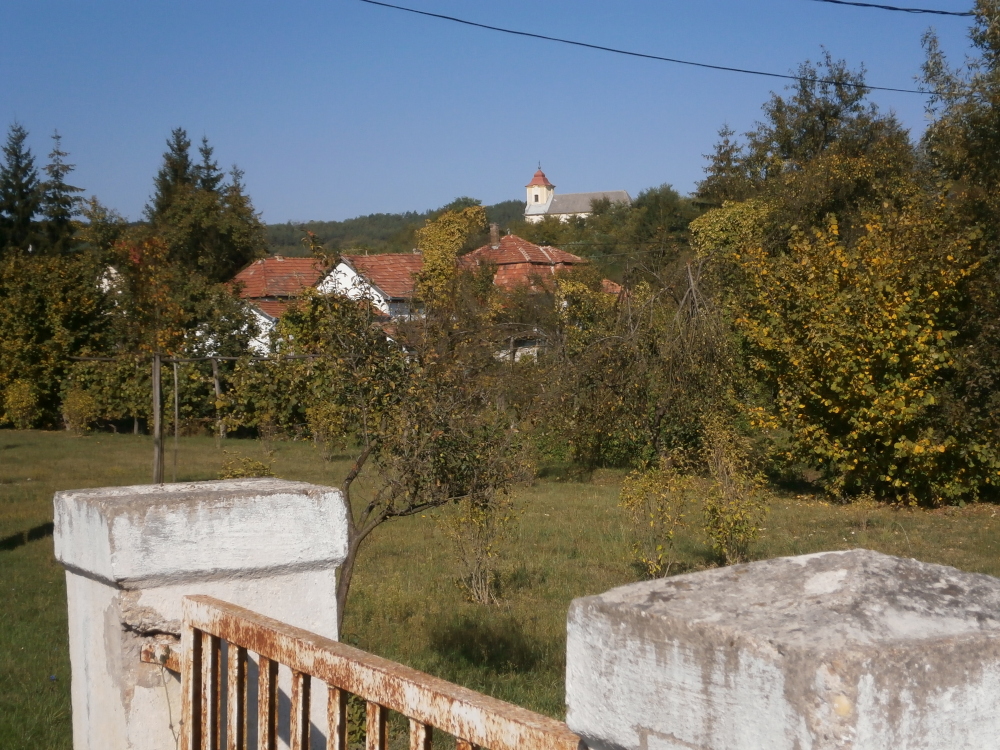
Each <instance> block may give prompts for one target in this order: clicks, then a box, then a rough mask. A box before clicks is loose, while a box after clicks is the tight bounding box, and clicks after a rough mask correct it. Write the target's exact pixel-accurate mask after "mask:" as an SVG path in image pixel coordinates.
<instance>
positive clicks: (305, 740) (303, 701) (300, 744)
mask: <svg viewBox="0 0 1000 750" xmlns="http://www.w3.org/2000/svg"><path fill="white" fill-rule="evenodd" d="M311 684H312V682H311V680H310V679H309V675H307V674H305V673H304V672H298V671H295V670H293V671H292V716H291V720H290V724H291V730H290V734H291V736H292V737H291V739H292V750H309V692H310V690H309V689H310V686H311Z"/></svg>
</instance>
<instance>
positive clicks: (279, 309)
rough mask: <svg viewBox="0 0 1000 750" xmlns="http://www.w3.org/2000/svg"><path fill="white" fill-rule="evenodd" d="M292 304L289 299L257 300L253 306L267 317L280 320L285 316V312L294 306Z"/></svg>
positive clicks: (253, 302)
mask: <svg viewBox="0 0 1000 750" xmlns="http://www.w3.org/2000/svg"><path fill="white" fill-rule="evenodd" d="M292 302H293V300H289V299H255V300H253V301H252V303H251V304H253V306H254V307H256V308H257V309H259V310H260V311H261V312H262V313H264V314H265V315H269V316H271V317H272V318H280V317H281V316H282V315H284V314H285V310H287V309H288V308H289V307H290V306H291V305H292Z"/></svg>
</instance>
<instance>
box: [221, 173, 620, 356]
mask: <svg viewBox="0 0 1000 750" xmlns="http://www.w3.org/2000/svg"><path fill="white" fill-rule="evenodd" d="M525 189H526V197H525V205H524V219H525V221H526V222H528V223H537V222H540V221H541V220H542V219H544V218H553V219H557V220H559V221H564V222H565V221H569V220H570V219H574V218H576V219H585V218H587V217H588V216H590V213H591V207H592V206H593V204H594V202H595V201H608V202H609V203H611V204H625V205H628V204H631V202H632V198H631V197H630V196H629V194H628V193H627V192H626V191H624V190H611V191H598V192H591V193H565V194H557V193H556V186H555V185H553V184H552V183H551V182H550V181H549V179H548V177H546V176H545V173H544V172H543V171H542V170H541V168H539V169H538V170H537V171H536V172H535V174H534V175H533V176H532V178H531V181H530V182H529V183H528V184H527V185H526V186H525ZM585 263H587V260H586V259H585V258H581V257H580V256H578V255H573V254H572V253H568V252H565V251H564V250H561V249H559V248H557V247H551V246H548V245H536V244H534V243H532V242H529V241H527V240H525V239H522V238H521V237H518V236H517V235H515V234H505V235H502V236H501V233H500V228H499V226H498V225H497V224H492V225H491V226H490V241H489V243H488V244H486V245H483V246H482V247H478V248H476V249H475V250H473V251H472V252H470V253H467V254H466V255H463V256H462V257H461V258H460V264H461V265H462V267H463V268H467V269H470V270H472V269H475V268H479V267H482V266H491V267H493V268H495V269H496V270H495V273H494V276H493V283H494V284H496V285H497V286H499V287H502V288H504V289H514V288H516V287H524V288H527V289H534V290H538V289H539V286H540V285H542V286H544V284H545V280H546V279H549V278H552V277H553V276H554V275H555V274H556V273H558V272H559V271H560V270H564V269H568V268H572V267H573V266H577V265H581V264H585ZM422 268H423V256H422V255H421V253H420V249H419V248H414V249H413V250H412V251H411V252H409V253H382V254H379V255H368V254H367V253H365V254H362V253H345V254H341V255H340V256H339V258H338V260H337V262H336V263H335V264H334V265H333V266H332V267H325V266H324V263H323V262H322V261H321V260H319V259H317V258H311V257H310V258H290V257H284V256H281V255H270V256H268V257H266V258H262V259H261V260H257V261H254V262H253V263H251V264H250V265H249V266H247V267H246V268H244V269H243V270H242V271H240V272H239V273H238V274H237V275H236V278H235V279H234V282H235V284H236V285H237V287H238V289H239V294H240V296H241V297H242V299H244V300H245V301H246V302H248V303H249V304H250V306H251V309H252V310H253V313H254V316H255V317H256V319H257V324H258V329H259V331H260V334H259V335H258V336H257V337H256V338H255V339H254V340H253V341H252V343H251V348H252V349H253V351H254V353H256V354H267V353H268V352H269V351H270V333H271V331H272V330H273V329H274V326H275V324H276V323H277V321H278V319H279V318H281V315H282V314H283V313H284V312H285V310H287V309H288V307H289V305H291V304H292V303H293V302H294V300H295V299H296V298H297V297H298V296H299V295H301V294H302V292H303V291H304V290H306V289H308V288H314V289H316V290H317V291H319V292H321V293H323V294H331V293H337V294H343V295H346V296H348V297H350V298H351V299H366V300H368V301H370V303H371V304H372V307H373V308H374V309H375V310H376V311H377V313H379V314H381V315H382V316H384V317H385V318H386V320H387V321H389V320H393V319H398V318H408V317H410V316H411V315H413V314H414V313H415V312H416V310H415V308H414V305H413V294H414V277H415V276H416V275H417V274H418V273H419V272H420V270H421V269H422ZM602 286H603V289H604V291H605V292H607V293H608V294H619V293H620V292H621V287H620V286H619V285H618V284H617V283H615V282H614V281H611V280H610V279H604V280H603V282H602Z"/></svg>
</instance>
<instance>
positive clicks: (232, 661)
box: [226, 643, 247, 750]
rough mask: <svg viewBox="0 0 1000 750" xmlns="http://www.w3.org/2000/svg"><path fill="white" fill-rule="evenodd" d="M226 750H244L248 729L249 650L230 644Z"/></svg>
mask: <svg viewBox="0 0 1000 750" xmlns="http://www.w3.org/2000/svg"><path fill="white" fill-rule="evenodd" d="M228 662H229V663H228V667H229V669H228V678H229V679H228V681H227V685H226V698H227V700H228V702H229V710H228V711H227V712H226V713H227V717H226V718H227V723H226V750H244V748H245V747H246V731H247V730H246V727H247V650H246V649H245V648H241V647H240V646H234V645H233V644H232V643H230V644H229V659H228Z"/></svg>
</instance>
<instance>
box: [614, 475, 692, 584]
mask: <svg viewBox="0 0 1000 750" xmlns="http://www.w3.org/2000/svg"><path fill="white" fill-rule="evenodd" d="M696 481H697V478H696V477H694V476H691V475H690V474H683V473H681V472H679V471H677V469H676V468H674V467H672V466H669V465H667V464H666V462H665V463H664V464H663V465H661V466H660V468H658V469H654V470H652V471H634V472H632V473H631V474H629V475H628V477H626V479H625V482H624V483H623V484H622V491H621V495H620V496H619V503H618V504H619V506H620V507H621V508H622V509H623V510H624V511H625V513H626V515H627V516H628V518H629V520H630V521H631V522H632V527H633V531H634V533H635V541H634V542H633V544H632V554H633V555H634V557H635V560H636V562H637V563H639V564H640V565H641V566H642V567H643V568H644V569H645V571H646V573H647V574H648V575H649V576H650V577H659V576H668V575H670V569H671V568H672V567H673V566H674V564H675V563H676V562H677V560H676V554H675V542H676V539H675V536H676V533H677V531H679V530H680V529H682V528H684V527H685V526H687V523H686V521H685V517H686V516H687V515H688V513H689V511H690V509H691V508H692V507H694V505H695V503H696V502H697V499H696V491H697V486H696Z"/></svg>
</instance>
